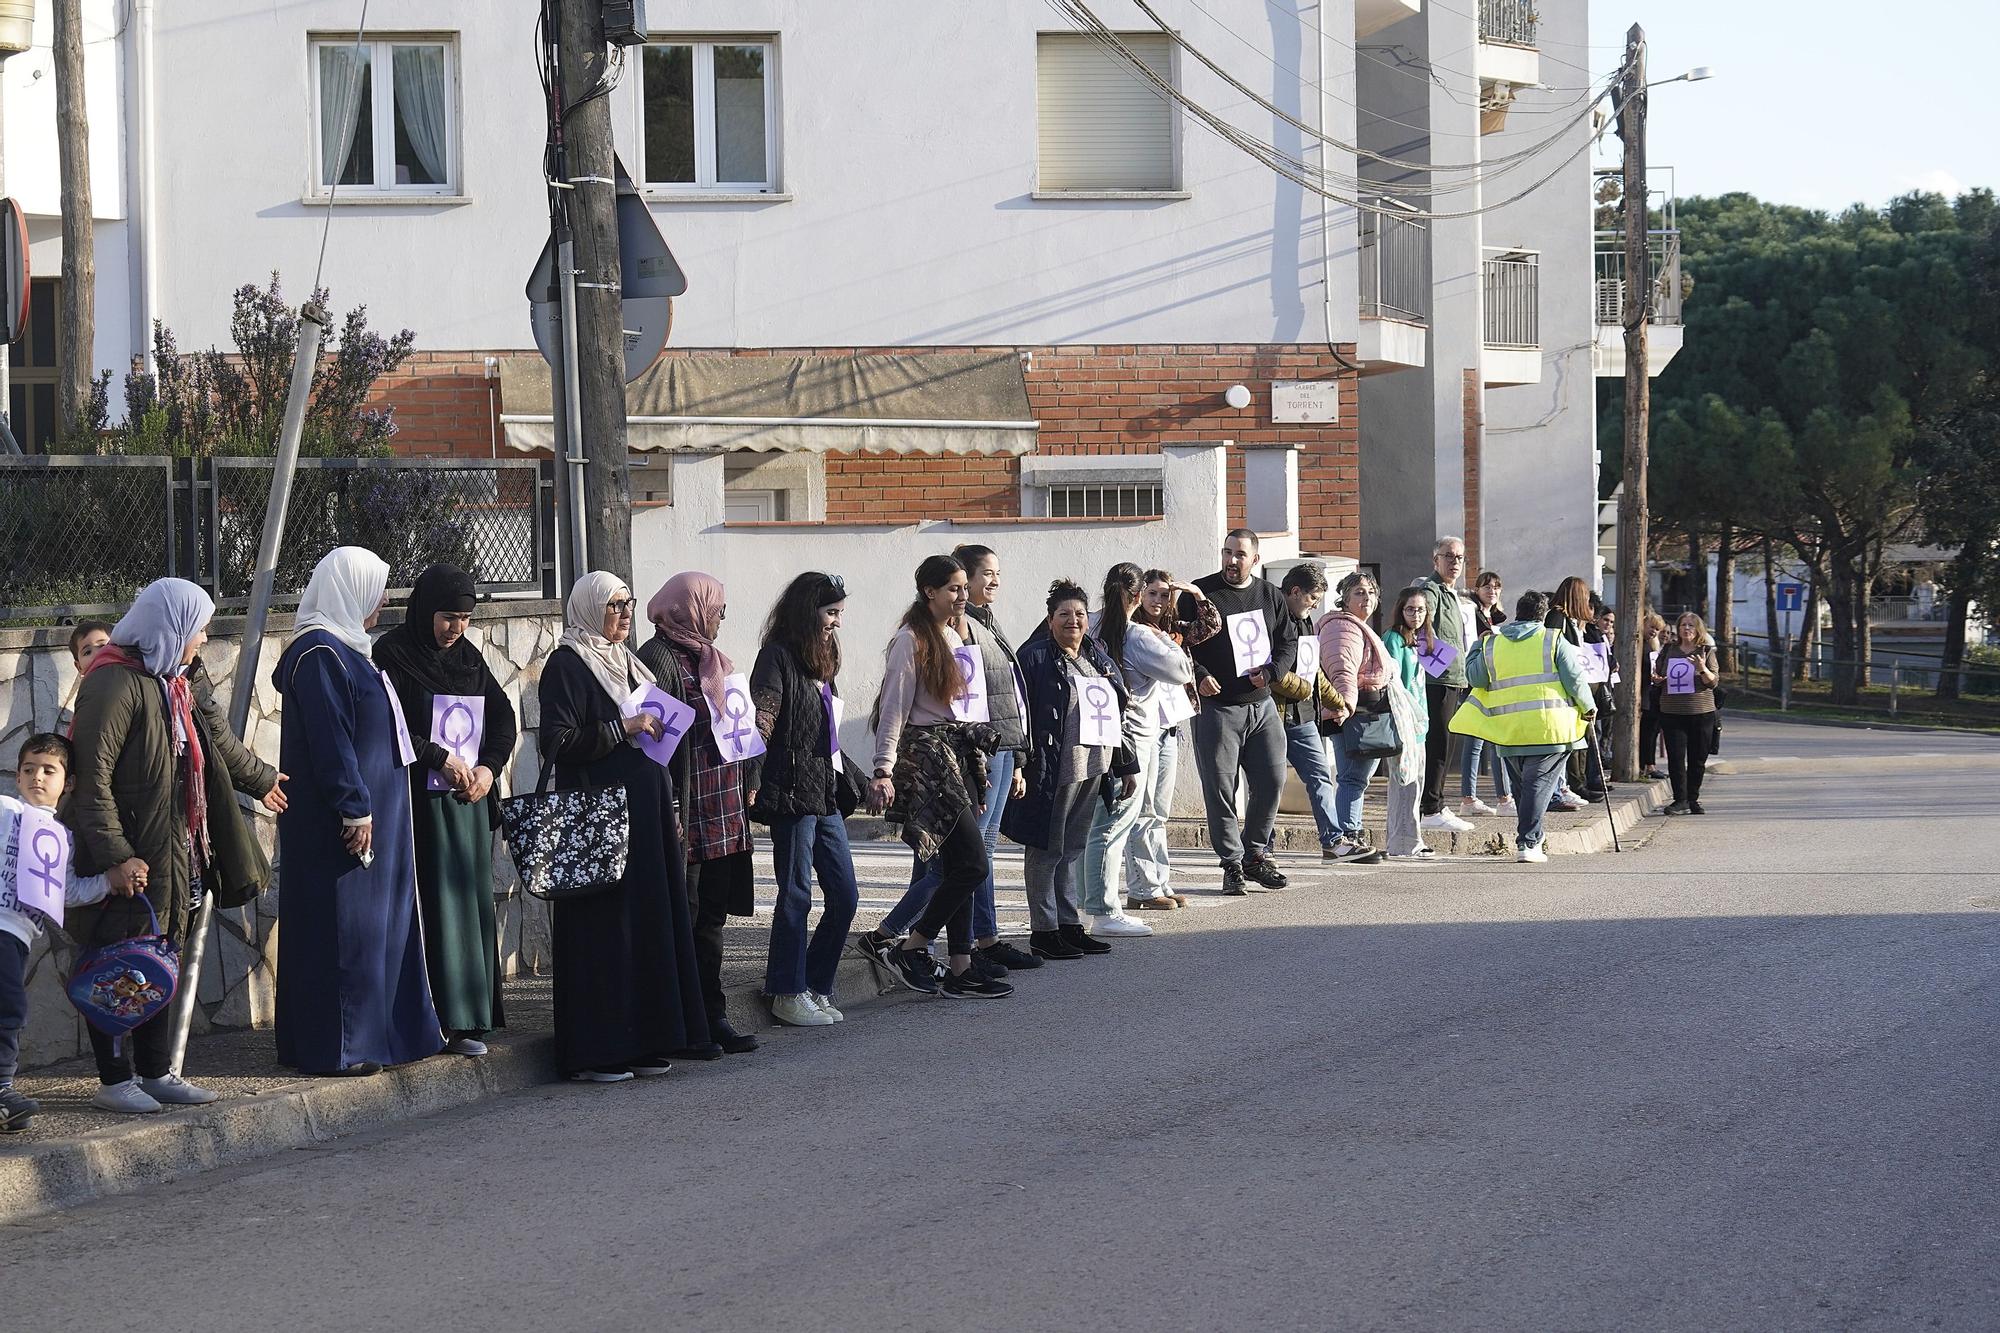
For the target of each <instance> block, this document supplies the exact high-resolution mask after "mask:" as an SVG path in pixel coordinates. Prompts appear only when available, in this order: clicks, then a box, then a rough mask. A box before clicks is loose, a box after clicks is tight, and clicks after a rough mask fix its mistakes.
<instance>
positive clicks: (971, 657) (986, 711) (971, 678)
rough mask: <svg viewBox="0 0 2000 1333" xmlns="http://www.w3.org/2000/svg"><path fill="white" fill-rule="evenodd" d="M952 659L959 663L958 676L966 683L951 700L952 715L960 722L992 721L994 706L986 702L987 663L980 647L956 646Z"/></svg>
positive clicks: (952, 651) (952, 652)
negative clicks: (980, 651) (981, 654)
mask: <svg viewBox="0 0 2000 1333" xmlns="http://www.w3.org/2000/svg"><path fill="white" fill-rule="evenodd" d="M951 660H952V661H953V662H955V663H956V664H957V665H958V678H959V680H960V681H961V682H963V683H964V685H965V688H964V689H963V690H962V691H960V692H959V693H958V694H957V695H956V696H954V697H953V699H952V701H951V715H952V716H953V717H955V718H957V719H958V720H959V721H960V722H986V721H990V720H991V719H992V712H991V707H992V706H991V705H990V704H988V703H987V702H986V663H985V662H984V661H983V660H981V658H980V655H979V649H978V648H976V647H973V646H971V645H969V644H968V645H967V646H965V647H963V648H954V649H952V650H951Z"/></svg>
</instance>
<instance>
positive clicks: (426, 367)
mask: <svg viewBox="0 0 2000 1333" xmlns="http://www.w3.org/2000/svg"><path fill="white" fill-rule="evenodd" d="M487 355H488V353H485V352H413V353H411V354H410V359H409V360H408V361H407V362H405V363H404V364H403V367H402V368H401V369H400V370H398V371H397V372H396V373H395V374H393V375H384V376H383V377H382V378H381V379H380V380H377V381H376V383H375V392H374V393H373V394H371V395H369V399H368V404H369V406H370V407H382V406H391V407H394V408H395V409H396V438H395V441H394V444H395V448H396V451H397V452H398V453H403V454H410V455H413V456H415V457H418V458H454V457H455V458H490V457H491V456H492V454H493V446H494V432H495V431H496V430H497V429H498V427H497V426H496V425H495V422H496V421H497V419H498V418H497V417H496V416H495V415H494V413H495V412H497V410H498V403H497V401H496V399H497V391H498V381H496V380H489V379H487V378H486V357H487ZM493 355H505V356H518V355H520V353H518V352H507V353H494V354H493Z"/></svg>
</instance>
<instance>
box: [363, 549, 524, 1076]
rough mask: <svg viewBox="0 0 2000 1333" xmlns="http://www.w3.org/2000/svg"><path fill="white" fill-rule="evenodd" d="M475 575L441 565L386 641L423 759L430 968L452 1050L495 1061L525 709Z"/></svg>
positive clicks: (421, 885) (380, 651)
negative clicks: (509, 826)
mask: <svg viewBox="0 0 2000 1333" xmlns="http://www.w3.org/2000/svg"><path fill="white" fill-rule="evenodd" d="M473 601H474V597H473V590H472V577H471V576H470V575H469V574H467V573H466V572H465V571H464V570H461V569H455V568H453V567H452V566H450V565H432V566H431V567H430V568H429V569H427V570H425V571H424V572H423V573H422V574H421V575H419V576H418V578H417V585H416V587H415V588H414V589H412V590H411V593H410V602H409V606H408V608H407V610H406V611H405V612H404V615H403V623H402V624H400V625H398V626H396V627H395V628H394V629H392V630H390V631H389V632H388V633H387V634H384V635H383V636H382V637H381V638H379V639H377V640H376V641H375V664H376V665H377V666H379V667H381V668H382V669H383V670H384V671H386V672H388V674H389V682H390V684H392V685H394V686H395V689H396V698H397V699H398V701H399V702H401V704H402V706H403V720H404V721H405V723H407V724H408V726H409V729H410V743H411V744H412V746H414V747H415V749H416V754H417V762H416V763H414V764H412V765H410V814H411V824H412V826H413V830H414V833H415V840H416V862H417V901H418V904H419V906H420V907H421V909H422V912H423V925H424V960H425V964H426V966H427V967H428V969H429V971H430V981H431V996H432V998H433V999H434V1000H435V1001H436V1003H437V1012H438V1024H439V1026H441V1027H442V1028H443V1029H444V1030H445V1034H446V1035H447V1036H448V1037H450V1039H451V1040H450V1042H449V1044H448V1045H447V1047H446V1049H447V1050H451V1051H454V1052H456V1053H457V1054H459V1055H484V1054H486V1043H485V1042H483V1041H481V1040H480V1038H481V1037H483V1036H485V1035H486V1034H487V1033H488V1032H491V1031H492V1030H493V1029H495V1028H497V1027H501V1026H503V1025H504V1020H503V1017H502V1015H501V1012H500V949H499V940H498V933H497V931H496V929H495V926H494V919H493V831H494V830H495V829H496V828H498V827H499V825H500V811H499V802H500V794H499V793H498V792H497V791H495V790H494V779H495V777H496V775H498V774H499V773H500V772H501V770H503V769H504V768H505V767H506V765H507V759H508V757H509V756H510V755H512V754H513V752H514V735H515V732H514V706H513V704H511V703H509V702H508V700H507V694H506V692H505V691H504V690H502V689H501V688H500V683H499V682H498V681H496V680H495V679H493V673H492V672H491V671H489V670H488V669H487V667H486V661H485V659H484V658H483V657H481V656H480V654H479V650H478V649H477V648H475V647H473V646H472V643H471V641H470V640H469V639H467V638H466V637H465V631H466V628H467V626H469V625H470V624H471V622H472V606H473Z"/></svg>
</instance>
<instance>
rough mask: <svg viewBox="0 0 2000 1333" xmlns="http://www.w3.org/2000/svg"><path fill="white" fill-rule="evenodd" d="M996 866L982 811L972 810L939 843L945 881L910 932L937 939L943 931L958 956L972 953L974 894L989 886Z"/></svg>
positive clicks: (942, 873) (941, 871) (942, 879)
mask: <svg viewBox="0 0 2000 1333" xmlns="http://www.w3.org/2000/svg"><path fill="white" fill-rule="evenodd" d="M992 864H993V863H992V860H991V859H990V858H989V857H988V856H987V853H986V835H985V833H984V832H982V831H981V829H980V827H979V812H978V811H977V810H974V809H972V808H970V807H968V808H967V809H966V810H965V811H964V813H962V814H960V815H959V817H958V822H957V823H956V824H953V825H952V826H951V832H949V833H947V834H945V835H944V841H942V842H940V843H939V844H938V853H937V866H938V872H939V874H940V875H941V876H942V878H941V879H940V880H939V882H938V886H937V891H936V892H935V893H933V894H931V901H930V905H929V906H927V907H925V908H924V914H923V915H922V916H920V917H918V918H917V919H916V922H915V923H914V924H913V925H911V927H910V929H911V930H912V931H914V932H915V933H916V934H919V935H922V936H923V937H924V938H925V939H927V940H934V939H936V938H937V933H938V930H939V929H940V928H942V929H943V930H944V932H945V939H946V941H947V943H948V945H949V947H950V949H951V952H952V953H953V954H954V955H961V954H969V953H971V952H972V895H973V894H975V893H977V892H978V891H979V887H980V885H982V884H984V883H986V876H987V875H988V874H989V873H990V872H991V870H992Z"/></svg>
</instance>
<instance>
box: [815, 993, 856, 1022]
mask: <svg viewBox="0 0 2000 1333" xmlns="http://www.w3.org/2000/svg"><path fill="white" fill-rule="evenodd" d="M806 998H807V999H808V1000H811V1001H812V1002H813V1007H814V1008H815V1009H817V1010H819V1011H820V1012H821V1013H823V1014H825V1015H826V1016H827V1017H828V1018H831V1019H832V1020H833V1021H834V1022H836V1023H842V1022H845V1021H846V1020H847V1015H846V1014H843V1013H841V1012H840V1010H838V1009H836V1008H834V1007H833V997H832V996H831V995H821V994H820V993H819V992H818V991H816V990H809V991H807V992H806Z"/></svg>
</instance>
